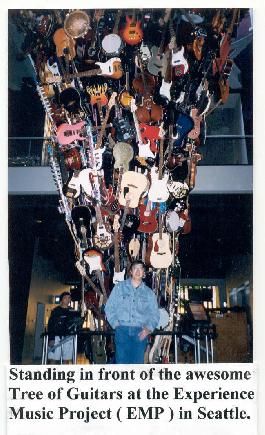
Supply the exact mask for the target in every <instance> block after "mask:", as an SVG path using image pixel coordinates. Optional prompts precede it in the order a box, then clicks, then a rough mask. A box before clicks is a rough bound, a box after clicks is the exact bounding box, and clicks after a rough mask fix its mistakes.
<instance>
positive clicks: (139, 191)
mask: <svg viewBox="0 0 265 435" xmlns="http://www.w3.org/2000/svg"><path fill="white" fill-rule="evenodd" d="M147 188H148V180H147V178H146V176H145V175H144V174H141V173H139V172H134V171H127V172H125V173H124V174H123V175H122V179H121V191H120V195H119V203H120V205H123V206H126V199H125V198H126V194H128V193H130V197H131V199H130V207H131V208H135V207H138V205H139V201H140V198H141V196H142V195H143V193H144V192H145V191H146V190H147Z"/></svg>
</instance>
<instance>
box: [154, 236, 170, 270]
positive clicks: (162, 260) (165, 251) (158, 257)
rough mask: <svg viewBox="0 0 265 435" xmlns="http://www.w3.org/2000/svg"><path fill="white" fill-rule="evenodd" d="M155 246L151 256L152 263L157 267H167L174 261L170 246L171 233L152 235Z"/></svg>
mask: <svg viewBox="0 0 265 435" xmlns="http://www.w3.org/2000/svg"><path fill="white" fill-rule="evenodd" d="M152 241H153V248H152V252H151V256H150V263H151V265H152V266H153V267H154V268H155V269H167V268H168V267H169V266H170V264H171V263H172V254H171V251H170V247H169V234H167V233H162V238H161V239H160V235H159V233H155V234H153V236H152Z"/></svg>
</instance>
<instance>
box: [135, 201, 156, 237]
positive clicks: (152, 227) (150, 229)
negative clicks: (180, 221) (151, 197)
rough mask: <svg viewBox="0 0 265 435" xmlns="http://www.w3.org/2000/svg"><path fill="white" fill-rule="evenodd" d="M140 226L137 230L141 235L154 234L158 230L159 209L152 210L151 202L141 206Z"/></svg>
mask: <svg viewBox="0 0 265 435" xmlns="http://www.w3.org/2000/svg"><path fill="white" fill-rule="evenodd" d="M139 212H140V216H139V218H140V225H139V227H138V229H137V231H139V232H140V233H154V232H155V231H156V230H157V220H156V214H157V208H154V209H153V210H151V201H148V203H147V205H144V204H140V206H139Z"/></svg>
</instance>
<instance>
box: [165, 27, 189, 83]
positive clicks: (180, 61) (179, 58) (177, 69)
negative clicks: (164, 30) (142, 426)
mask: <svg viewBox="0 0 265 435" xmlns="http://www.w3.org/2000/svg"><path fill="white" fill-rule="evenodd" d="M178 25H179V19H178V21H177V29H178ZM177 29H176V31H175V32H174V29H173V21H172V20H170V23H169V31H170V37H171V39H170V43H169V49H170V50H171V52H172V54H171V65H172V67H173V68H174V73H175V77H181V76H183V75H185V74H186V73H187V72H188V70H189V64H188V61H187V59H186V58H185V57H184V51H185V50H184V46H182V47H179V46H178V45H177V38H176V34H177Z"/></svg>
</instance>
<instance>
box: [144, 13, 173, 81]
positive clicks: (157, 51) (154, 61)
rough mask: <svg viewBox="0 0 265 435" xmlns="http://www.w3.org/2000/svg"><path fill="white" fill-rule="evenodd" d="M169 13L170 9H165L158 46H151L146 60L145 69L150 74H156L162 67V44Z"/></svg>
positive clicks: (163, 43)
mask: <svg viewBox="0 0 265 435" xmlns="http://www.w3.org/2000/svg"><path fill="white" fill-rule="evenodd" d="M170 15H171V9H166V11H165V16H164V19H163V21H164V27H163V32H162V36H161V43H160V46H159V47H156V46H155V45H154V46H153V47H152V48H151V53H152V56H151V58H150V59H149V61H148V64H147V69H148V71H149V72H150V74H152V75H154V76H158V75H159V73H161V72H162V69H163V56H164V46H165V40H166V32H167V27H168V26H167V24H168V21H169V19H170Z"/></svg>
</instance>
